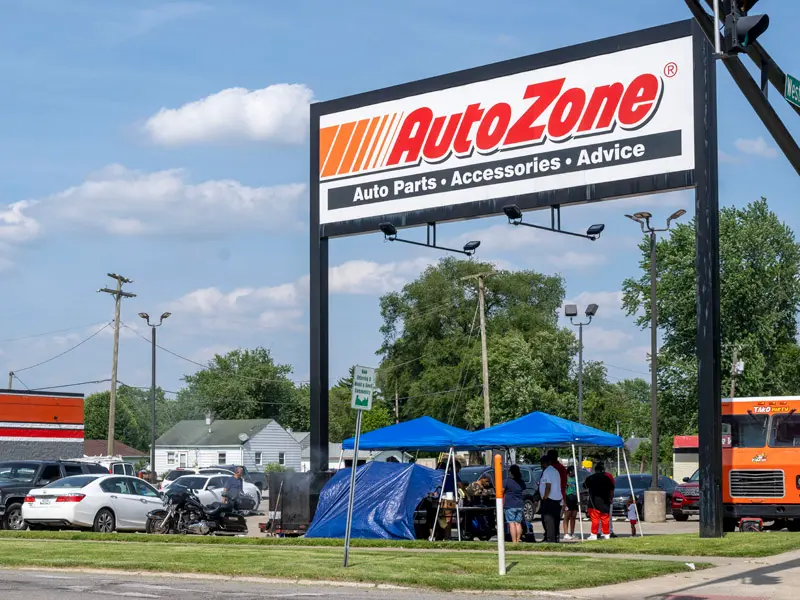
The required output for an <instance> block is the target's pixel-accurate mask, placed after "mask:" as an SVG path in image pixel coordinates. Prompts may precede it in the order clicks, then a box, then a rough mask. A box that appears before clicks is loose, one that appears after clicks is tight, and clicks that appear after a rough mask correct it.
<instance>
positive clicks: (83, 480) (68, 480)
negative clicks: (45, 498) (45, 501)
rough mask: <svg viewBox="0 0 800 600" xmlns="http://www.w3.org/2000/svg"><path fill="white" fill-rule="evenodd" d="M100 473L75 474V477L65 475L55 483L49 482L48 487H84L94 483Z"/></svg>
mask: <svg viewBox="0 0 800 600" xmlns="http://www.w3.org/2000/svg"><path fill="white" fill-rule="evenodd" d="M98 477H100V476H99V475H75V476H73V477H64V479H59V480H58V481H54V482H53V483H49V484H47V485H46V486H44V487H46V488H74V489H78V488H83V487H86V486H87V485H89V484H90V483H92V482H93V481H94V480H95V479H97V478H98Z"/></svg>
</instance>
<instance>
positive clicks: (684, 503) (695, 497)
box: [671, 469, 700, 521]
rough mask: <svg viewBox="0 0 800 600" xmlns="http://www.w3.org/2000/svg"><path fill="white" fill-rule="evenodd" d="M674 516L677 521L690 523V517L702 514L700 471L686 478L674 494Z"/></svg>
mask: <svg viewBox="0 0 800 600" xmlns="http://www.w3.org/2000/svg"><path fill="white" fill-rule="evenodd" d="M671 508H672V516H673V518H674V519H675V520H676V521H688V520H689V516H690V515H699V514H700V470H699V469H698V470H697V471H695V472H694V473H693V474H692V476H691V477H684V478H683V483H680V484H678V485H677V486H676V487H675V490H674V491H673V492H672V506H671Z"/></svg>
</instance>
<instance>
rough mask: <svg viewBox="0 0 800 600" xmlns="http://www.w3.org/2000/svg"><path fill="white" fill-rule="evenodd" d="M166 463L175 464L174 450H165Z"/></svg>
mask: <svg viewBox="0 0 800 600" xmlns="http://www.w3.org/2000/svg"><path fill="white" fill-rule="evenodd" d="M167 464H168V465H174V464H175V453H174V452H167Z"/></svg>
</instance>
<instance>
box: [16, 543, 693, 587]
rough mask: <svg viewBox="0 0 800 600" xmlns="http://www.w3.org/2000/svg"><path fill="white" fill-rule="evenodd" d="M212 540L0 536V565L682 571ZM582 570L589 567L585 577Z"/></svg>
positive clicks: (654, 564)
mask: <svg viewBox="0 0 800 600" xmlns="http://www.w3.org/2000/svg"><path fill="white" fill-rule="evenodd" d="M141 537H144V536H141ZM148 537H151V536H148ZM152 537H153V538H154V537H155V536H152ZM195 539H214V538H195ZM217 545H218V544H215V543H211V544H208V543H191V544H163V543H148V544H125V543H109V542H105V543H88V544H87V543H84V542H79V541H63V542H59V543H51V544H44V543H39V542H37V541H34V540H24V539H16V540H14V539H4V540H0V566H4V567H38V568H42V567H58V568H69V567H72V568H79V567H84V568H94V569H123V570H139V571H160V572H170V573H178V572H182V573H210V574H218V575H228V576H237V575H238V576H259V577H278V578H282V579H312V580H327V581H357V582H369V583H384V584H386V583H388V584H394V585H403V586H422V587H427V588H435V589H441V590H453V589H457V590H499V589H504V590H559V589H571V588H579V587H584V586H586V585H587V583H591V585H592V586H601V585H610V584H614V583H622V582H626V581H632V580H636V579H644V578H648V577H656V576H659V575H667V574H671V573H680V572H688V569H687V567H686V566H685V565H684V564H682V563H680V562H671V561H648V560H634V561H613V560H601V559H597V558H584V557H576V556H541V555H540V556H536V555H532V554H527V555H513V556H509V557H507V558H508V560H507V564H508V567H509V571H508V575H506V576H505V577H500V576H499V575H498V574H497V558H496V556H493V555H492V554H490V553H471V552H460V553H459V552H402V551H388V552H368V551H365V550H363V549H356V550H354V551H353V552H352V553H351V566H350V567H349V568H347V569H344V568H342V551H341V550H338V549H331V548H306V547H302V546H300V547H288V546H285V547H284V546H275V545H268V544H252V543H249V544H226V548H225V549H224V552H221V549H220V548H218V547H216V546H217ZM696 566H697V568H704V567H706V566H707V565H704V564H698V565H696ZM587 573H588V574H591V577H590V580H591V581H590V582H589V580H587Z"/></svg>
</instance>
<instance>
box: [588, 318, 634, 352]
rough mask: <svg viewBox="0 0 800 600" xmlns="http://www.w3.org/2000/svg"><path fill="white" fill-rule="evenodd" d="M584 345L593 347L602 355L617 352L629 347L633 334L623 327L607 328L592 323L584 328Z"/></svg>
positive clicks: (593, 349)
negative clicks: (622, 328)
mask: <svg viewBox="0 0 800 600" xmlns="http://www.w3.org/2000/svg"><path fill="white" fill-rule="evenodd" d="M583 339H584V342H583V343H584V347H586V348H591V349H592V353H593V354H595V355H597V354H600V355H601V356H602V355H603V353H605V352H615V351H619V350H622V349H624V348H627V347H628V345H629V344H630V342H631V340H632V339H633V335H631V334H630V333H627V332H626V331H623V330H621V329H607V328H604V327H602V326H599V325H595V324H592V326H591V327H586V328H584V330H583Z"/></svg>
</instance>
